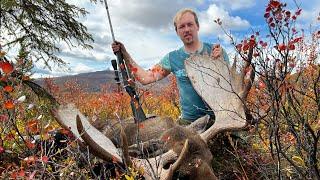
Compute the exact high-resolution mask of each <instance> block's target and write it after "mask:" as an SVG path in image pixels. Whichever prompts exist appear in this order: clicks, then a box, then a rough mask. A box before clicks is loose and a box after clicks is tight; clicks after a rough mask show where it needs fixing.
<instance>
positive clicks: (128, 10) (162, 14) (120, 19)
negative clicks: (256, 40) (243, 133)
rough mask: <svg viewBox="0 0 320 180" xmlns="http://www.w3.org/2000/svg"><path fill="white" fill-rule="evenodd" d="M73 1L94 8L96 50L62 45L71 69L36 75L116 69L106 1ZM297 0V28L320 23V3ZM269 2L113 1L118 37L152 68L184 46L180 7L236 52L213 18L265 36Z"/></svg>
mask: <svg viewBox="0 0 320 180" xmlns="http://www.w3.org/2000/svg"><path fill="white" fill-rule="evenodd" d="M68 2H70V3H72V4H75V5H77V6H80V7H83V8H86V10H87V11H89V14H88V15H87V16H86V17H84V18H80V19H79V20H80V21H81V22H83V24H84V25H86V26H87V27H88V30H89V32H90V33H91V34H92V35H93V37H94V40H95V41H94V43H92V46H93V47H94V48H93V49H91V50H84V49H80V48H69V47H68V46H67V45H66V44H64V43H61V44H60V47H61V49H62V51H61V52H60V53H59V54H58V55H59V56H60V57H62V58H63V59H64V61H66V62H67V63H68V65H67V67H65V68H58V67H53V70H52V71H48V70H45V69H43V65H41V64H37V65H36V67H35V68H34V77H47V76H51V77H53V76H63V75H73V74H77V73H84V72H93V71H100V70H105V69H110V60H111V59H114V58H115V56H114V55H113V53H112V51H111V47H110V45H111V42H112V39H111V33H110V29H109V24H108V19H107V13H106V10H105V7H104V5H103V4H102V3H100V2H99V3H97V4H92V3H90V1H89V0H81V1H79V0H68ZM282 2H286V3H287V4H288V8H289V9H292V10H295V9H296V6H295V4H294V1H293V0H286V1H282ZM296 2H297V4H299V5H301V8H302V9H303V11H302V15H301V17H300V19H299V21H298V24H297V27H298V28H306V27H308V26H309V25H310V24H313V25H314V26H318V27H319V21H316V18H317V15H318V14H319V12H320V1H318V0H296ZM267 3H268V0H108V4H109V10H110V13H111V19H112V23H113V27H114V32H115V37H116V39H117V40H119V41H121V42H123V43H124V44H125V45H126V48H127V51H128V52H129V53H130V54H131V55H132V57H133V58H134V59H135V60H136V62H137V63H138V64H140V65H141V66H143V67H144V68H149V67H151V66H152V65H154V64H156V63H157V62H158V61H159V60H160V59H161V57H162V56H164V55H165V54H166V53H167V52H169V51H171V50H174V49H177V48H179V47H181V46H182V43H181V42H180V39H179V38H178V37H177V36H176V34H175V31H174V28H173V24H172V18H173V16H174V15H175V13H176V12H177V11H178V10H179V9H181V8H186V7H187V8H192V9H194V10H195V11H196V12H197V13H198V16H199V21H200V37H201V40H202V41H206V42H211V43H217V42H219V43H220V44H222V45H223V47H224V48H225V49H226V50H227V52H228V53H232V51H233V49H232V47H231V45H230V41H229V40H228V38H226V36H225V34H224V33H223V32H222V31H221V29H220V27H218V26H217V25H216V24H215V23H214V22H213V20H214V19H217V18H220V19H221V20H222V22H223V24H224V26H225V28H226V29H227V30H230V31H232V32H233V34H234V35H235V38H236V39H242V38H243V37H244V36H246V35H248V34H250V33H251V30H252V29H254V30H259V31H261V32H262V34H263V33H264V31H265V30H266V29H267V27H266V25H265V23H264V17H263V15H264V10H265V7H266V5H267ZM317 23H318V24H317Z"/></svg>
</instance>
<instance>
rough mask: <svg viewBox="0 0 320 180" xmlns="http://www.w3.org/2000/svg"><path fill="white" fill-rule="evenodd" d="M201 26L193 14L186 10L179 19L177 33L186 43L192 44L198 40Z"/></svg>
mask: <svg viewBox="0 0 320 180" xmlns="http://www.w3.org/2000/svg"><path fill="white" fill-rule="evenodd" d="M198 31H199V27H198V25H197V24H196V22H195V19H194V16H193V14H191V13H189V12H186V13H184V14H183V15H182V16H181V18H180V19H179V20H178V21H177V34H178V36H179V37H180V39H181V40H182V42H183V43H184V44H192V43H193V42H194V41H195V40H198Z"/></svg>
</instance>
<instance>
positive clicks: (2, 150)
mask: <svg viewBox="0 0 320 180" xmlns="http://www.w3.org/2000/svg"><path fill="white" fill-rule="evenodd" d="M2 153H4V148H3V147H2V146H0V154H2Z"/></svg>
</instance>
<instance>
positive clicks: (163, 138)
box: [161, 135, 170, 142]
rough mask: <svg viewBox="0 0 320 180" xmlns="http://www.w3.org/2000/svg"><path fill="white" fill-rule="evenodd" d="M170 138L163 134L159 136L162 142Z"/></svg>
mask: <svg viewBox="0 0 320 180" xmlns="http://www.w3.org/2000/svg"><path fill="white" fill-rule="evenodd" d="M169 140H170V136H169V135H164V136H162V138H161V141H163V142H167V141H169Z"/></svg>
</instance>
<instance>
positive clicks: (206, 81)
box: [185, 48, 254, 142]
mask: <svg viewBox="0 0 320 180" xmlns="http://www.w3.org/2000/svg"><path fill="white" fill-rule="evenodd" d="M252 53H253V49H252V48H251V49H250V50H249V54H248V59H247V61H246V63H245V65H244V68H243V69H242V70H241V72H240V73H238V72H237V69H236V63H237V61H236V60H235V61H234V63H233V65H232V67H231V68H230V67H229V65H228V63H227V62H226V61H224V59H223V57H219V58H217V59H214V60H213V59H211V58H210V57H209V56H206V55H205V56H203V55H194V56H192V57H190V58H189V59H188V60H186V61H185V68H186V72H187V74H188V75H189V78H190V81H191V83H192V85H193V87H194V88H195V90H196V91H197V93H198V94H199V95H200V96H201V97H202V98H203V99H204V101H206V103H207V104H208V105H209V107H210V108H211V109H212V110H213V111H214V114H215V123H214V124H213V125H212V126H211V127H210V128H209V129H208V130H207V131H205V132H203V133H202V134H201V137H202V138H203V139H204V140H205V141H206V142H207V141H208V140H210V139H212V138H213V137H214V136H215V135H216V134H217V133H219V132H221V131H225V130H237V129H242V128H244V127H246V125H247V118H246V113H247V108H246V106H245V99H246V97H247V95H248V92H249V90H250V88H251V86H252V81H253V79H254V73H253V72H252V73H251V74H250V80H249V81H248V83H245V75H246V74H245V73H246V70H245V69H247V68H248V67H249V66H250V64H251V59H252Z"/></svg>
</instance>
